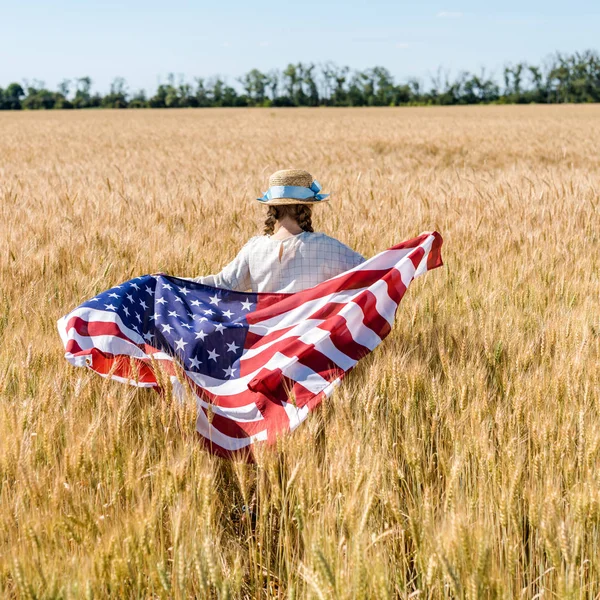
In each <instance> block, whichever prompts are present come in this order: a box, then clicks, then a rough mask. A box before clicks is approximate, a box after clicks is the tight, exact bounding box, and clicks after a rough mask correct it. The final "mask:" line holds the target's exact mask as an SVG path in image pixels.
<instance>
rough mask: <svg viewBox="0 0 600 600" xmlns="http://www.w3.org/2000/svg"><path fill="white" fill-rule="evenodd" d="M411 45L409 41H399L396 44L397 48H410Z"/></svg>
mask: <svg viewBox="0 0 600 600" xmlns="http://www.w3.org/2000/svg"><path fill="white" fill-rule="evenodd" d="M409 47H410V44H409V43H407V42H398V43H397V44H396V48H409Z"/></svg>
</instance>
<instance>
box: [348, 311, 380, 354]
mask: <svg viewBox="0 0 600 600" xmlns="http://www.w3.org/2000/svg"><path fill="white" fill-rule="evenodd" d="M338 314H339V315H340V317H344V319H345V320H346V327H347V328H348V331H349V332H350V335H351V336H352V339H353V340H354V341H355V342H356V343H357V344H360V345H361V346H366V347H367V348H368V349H369V350H374V349H375V348H377V346H378V345H379V344H381V338H380V337H379V336H378V335H377V334H376V333H375V332H374V331H373V330H372V329H371V328H369V327H366V326H365V324H364V323H363V319H364V318H365V313H363V311H362V308H361V307H360V306H359V305H358V304H354V303H353V302H349V303H348V304H347V305H346V306H344V308H342V310H341V311H340V312H339V313H338Z"/></svg>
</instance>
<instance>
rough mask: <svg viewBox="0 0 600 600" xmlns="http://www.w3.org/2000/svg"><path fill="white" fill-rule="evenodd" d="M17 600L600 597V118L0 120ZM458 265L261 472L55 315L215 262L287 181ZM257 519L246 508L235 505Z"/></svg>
mask: <svg viewBox="0 0 600 600" xmlns="http://www.w3.org/2000/svg"><path fill="white" fill-rule="evenodd" d="M0 132H1V135H0V216H1V222H0V231H1V236H0V239H1V242H2V243H1V246H0V596H1V597H2V598H64V599H67V598H108V597H111V598H176V599H180V598H194V597H197V598H340V599H350V598H394V597H398V598H471V599H474V598H522V599H533V598H567V597H569V598H589V599H592V598H598V597H599V594H600V469H599V466H600V311H599V296H600V281H599V273H600V153H599V152H598V140H600V107H595V106H580V107H573V106H559V107H545V106H544V107H542V106H538V107H534V106H528V107H479V108H474V107H468V108H448V109H439V108H431V109H428V108H414V109H410V108H407V109H392V108H389V109H387V108H384V109H314V110H311V109H298V110H296V109H290V110H285V109H283V110H269V109H248V110H208V109H207V110H184V111H176V110H172V111H168V112H162V111H159V110H154V111H127V112H118V111H109V112H106V111H97V112H71V113H70V112H68V111H65V112H61V113H51V112H42V111H40V112H38V113H22V114H9V113H0ZM288 167H298V168H305V169H307V170H309V171H311V172H312V173H313V175H315V177H316V178H317V179H318V180H319V181H320V182H321V184H322V185H323V187H324V191H330V192H332V201H331V202H330V204H329V205H328V206H324V207H317V209H315V219H314V221H315V224H316V227H317V229H320V230H323V231H325V232H326V233H328V234H331V235H334V236H336V237H338V238H339V239H341V240H342V241H343V242H345V243H347V244H349V245H351V246H352V247H355V248H356V249H357V250H359V251H360V252H361V253H363V254H365V255H368V256H370V255H372V254H374V253H376V252H378V251H380V250H383V249H385V248H387V247H388V246H390V245H392V244H394V243H398V242H400V241H402V240H404V239H407V238H409V237H412V236H414V235H416V234H418V233H420V232H421V231H426V230H432V229H437V230H438V231H440V232H441V234H442V235H443V237H444V240H445V241H444V247H443V256H444V260H445V266H444V267H442V268H441V269H437V270H435V271H433V272H431V273H428V274H426V275H425V276H423V277H421V278H419V279H418V280H417V281H416V282H415V283H413V285H412V286H411V288H410V289H409V291H408V293H407V294H406V296H405V298H404V300H403V302H402V304H401V306H400V311H399V316H398V321H397V323H396V326H395V327H394V330H393V332H392V333H391V334H390V336H389V337H388V338H387V339H386V341H385V342H384V343H383V344H382V345H381V346H380V347H379V348H378V349H377V350H376V351H375V352H374V353H373V354H372V355H371V356H369V357H367V358H366V359H364V360H363V361H362V363H361V364H360V365H359V367H358V368H357V369H356V370H355V371H354V372H353V373H352V374H351V375H350V376H349V377H348V378H347V379H346V381H345V383H344V385H343V386H342V387H341V388H340V389H339V391H338V392H337V393H336V395H335V396H334V397H333V398H331V399H330V400H328V401H327V402H326V403H324V405H323V406H322V409H321V410H319V411H317V412H315V413H314V414H313V415H311V417H310V418H309V419H308V421H307V422H306V423H305V424H304V425H303V426H302V427H301V428H300V429H298V430H297V431H295V432H294V433H293V434H292V435H290V436H287V437H285V438H283V439H281V440H280V443H279V445H278V447H277V448H270V449H263V450H261V451H260V452H259V453H258V458H257V464H256V465H254V466H251V465H245V464H237V463H231V462H227V461H223V460H221V459H217V458H214V457H211V456H209V455H208V454H207V453H206V452H205V451H204V450H203V449H202V448H201V446H200V444H199V443H198V441H197V440H196V438H195V433H194V419H195V408H194V407H193V406H188V405H187V404H179V403H177V402H176V401H173V400H172V398H169V397H168V396H165V397H161V396H158V395H155V394H153V393H149V392H148V391H144V390H142V391H140V390H136V389H134V388H130V387H127V386H124V385H121V384H119V383H116V382H111V381H107V380H103V379H102V378H100V377H98V376H97V375H95V374H93V373H90V372H86V371H84V370H82V369H75V368H74V367H72V366H70V365H69V364H68V363H67V362H66V361H65V360H64V358H63V355H62V346H61V342H60V340H59V337H58V334H57V331H56V325H55V322H56V319H57V318H59V317H60V316H62V315H63V314H65V313H67V312H68V311H70V310H71V309H72V308H74V307H75V306H76V305H77V304H79V303H80V302H82V301H84V300H86V299H88V298H89V297H91V296H92V295H93V294H95V293H97V292H100V291H102V290H104V289H107V288H108V287H111V286H112V285H115V284H117V283H120V282H122V281H124V280H127V279H130V278H131V277H133V276H136V275H141V274H144V273H151V272H157V271H165V272H167V273H170V274H174V275H181V276H193V275H198V274H207V273H209V272H215V271H217V270H219V268H220V267H221V266H222V265H223V264H224V263H225V262H226V261H228V260H229V259H231V258H232V257H233V256H234V254H235V253H236V251H237V249H238V248H239V247H240V246H241V245H242V244H243V243H244V242H245V240H246V239H247V238H248V237H249V236H251V235H255V234H256V233H257V232H258V231H259V230H260V223H261V220H262V219H263V218H264V217H263V211H264V207H261V206H259V205H257V203H255V202H253V198H255V197H256V195H257V193H262V192H263V191H264V190H265V188H266V179H267V176H268V174H269V173H271V172H272V171H274V170H276V169H280V168H288ZM244 505H247V506H250V507H251V511H252V512H251V514H249V513H247V512H243V511H242V508H241V507H242V506H244Z"/></svg>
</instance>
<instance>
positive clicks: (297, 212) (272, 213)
mask: <svg viewBox="0 0 600 600" xmlns="http://www.w3.org/2000/svg"><path fill="white" fill-rule="evenodd" d="M285 216H289V217H292V219H294V220H295V221H296V223H298V227H300V229H302V230H303V231H310V232H313V231H314V229H313V226H312V219H311V217H312V206H310V205H309V204H277V205H274V206H269V212H268V213H267V220H266V221H265V234H267V235H271V234H272V233H273V232H274V231H275V221H277V220H279V219H283V217H285Z"/></svg>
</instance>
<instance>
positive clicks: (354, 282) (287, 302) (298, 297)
mask: <svg viewBox="0 0 600 600" xmlns="http://www.w3.org/2000/svg"><path fill="white" fill-rule="evenodd" d="M388 271H389V269H379V270H370V269H369V270H367V269H365V270H362V271H361V270H359V271H351V272H349V273H348V274H346V275H341V276H340V277H336V278H334V279H328V280H327V281H324V282H323V283H320V284H319V285H317V286H316V287H314V288H310V289H308V290H304V291H301V292H296V293H295V294H290V295H288V296H286V297H285V298H283V299H281V300H280V301H279V302H275V303H273V304H271V305H269V306H265V308H259V309H258V310H256V311H255V312H253V313H250V314H248V315H246V319H247V321H248V323H250V324H251V325H255V324H257V323H260V322H261V321H266V320H268V319H272V318H273V317H277V316H279V315H282V314H284V313H286V312H289V311H290V310H293V309H295V308H298V306H301V305H302V304H304V303H305V302H310V301H311V300H317V299H319V298H323V297H325V296H329V295H331V294H335V293H337V292H341V291H348V290H356V289H361V288H364V287H368V286H369V285H372V284H373V283H375V282H376V281H378V280H379V279H381V278H382V277H383V276H384V275H385V274H386V273H387V272H388Z"/></svg>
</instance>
